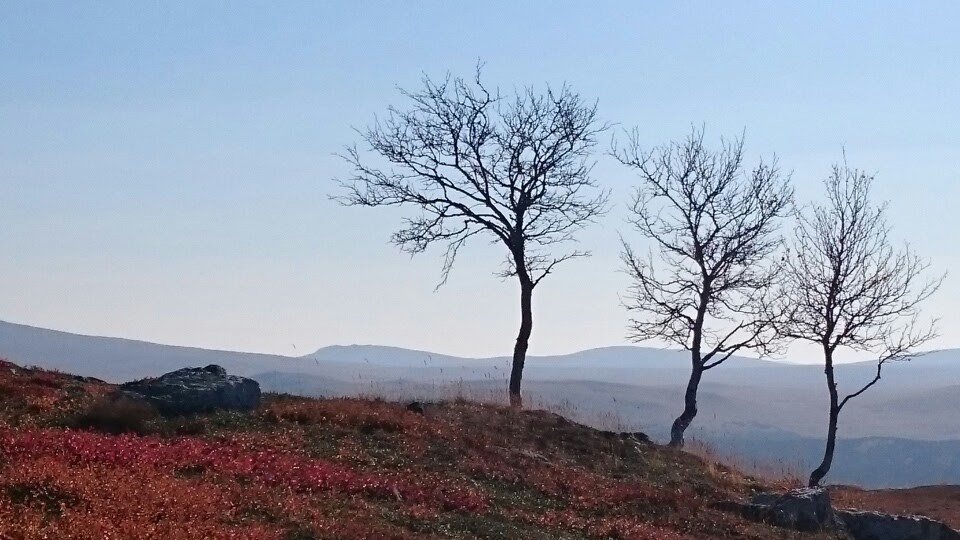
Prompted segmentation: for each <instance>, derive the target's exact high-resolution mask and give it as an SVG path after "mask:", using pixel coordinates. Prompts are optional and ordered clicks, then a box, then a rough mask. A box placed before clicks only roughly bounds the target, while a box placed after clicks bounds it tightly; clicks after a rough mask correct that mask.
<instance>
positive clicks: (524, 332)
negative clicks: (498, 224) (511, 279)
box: [510, 272, 533, 408]
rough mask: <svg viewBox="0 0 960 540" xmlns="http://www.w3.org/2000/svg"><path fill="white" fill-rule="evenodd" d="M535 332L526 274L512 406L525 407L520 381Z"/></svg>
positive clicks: (522, 282) (513, 370) (512, 375)
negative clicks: (531, 338) (531, 337)
mask: <svg viewBox="0 0 960 540" xmlns="http://www.w3.org/2000/svg"><path fill="white" fill-rule="evenodd" d="M532 330H533V282H532V281H531V280H530V278H529V277H528V276H526V275H525V272H524V273H521V274H520V331H519V332H518V333H517V343H516V345H514V347H513V367H512V368H511V370H510V406H511V407H516V408H521V407H523V398H522V396H521V394H520V381H521V380H522V379H523V364H524V362H525V361H526V359H527V347H528V346H529V344H530V333H531V331H532Z"/></svg>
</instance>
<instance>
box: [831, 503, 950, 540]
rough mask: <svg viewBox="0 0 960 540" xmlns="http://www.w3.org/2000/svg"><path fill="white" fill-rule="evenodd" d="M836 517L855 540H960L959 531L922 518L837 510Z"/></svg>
mask: <svg viewBox="0 0 960 540" xmlns="http://www.w3.org/2000/svg"><path fill="white" fill-rule="evenodd" d="M836 515H837V518H838V519H839V520H840V521H841V522H842V523H843V527H844V529H845V530H846V531H847V534H849V535H850V536H851V537H853V538H855V539H856V540H960V532H957V531H955V530H953V529H951V528H950V527H948V526H946V525H944V524H943V523H940V522H939V521H935V520H932V519H930V518H928V517H923V516H895V515H892V514H883V513H880V512H861V511H857V510H837V512H836Z"/></svg>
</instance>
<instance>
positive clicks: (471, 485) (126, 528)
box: [0, 362, 817, 540]
mask: <svg viewBox="0 0 960 540" xmlns="http://www.w3.org/2000/svg"><path fill="white" fill-rule="evenodd" d="M111 388H112V387H111V386H110V385H108V384H106V383H103V382H101V381H97V380H92V379H83V378H79V377H72V376H68V375H63V374H58V373H53V372H48V371H41V370H32V369H24V368H22V367H19V366H16V365H13V364H10V363H7V362H2V363H0V524H3V529H2V530H0V538H3V539H4V540H8V539H40V538H58V539H81V538H142V539H151V538H157V539H159V538H163V539H164V540H177V539H181V538H182V539H187V538H211V539H216V538H231V539H254V538H257V539H260V538H263V539H284V540H307V539H339V538H343V539H348V538H530V539H544V540H546V539H553V538H570V539H574V538H598V539H599V538H636V539H641V538H651V539H686V538H817V537H816V536H811V535H803V536H801V535H799V534H797V535H795V536H791V533H788V532H786V531H783V530H777V529H772V528H768V527H766V526H762V525H757V524H753V523H748V522H745V521H743V520H741V519H739V518H737V517H735V516H733V515H730V514H726V513H722V512H720V511H717V510H712V509H711V508H710V504H711V503H712V502H714V501H719V500H723V499H729V498H739V497H743V496H745V495H747V494H749V493H750V492H752V491H754V490H758V489H765V488H768V487H770V486H768V485H764V484H763V483H762V482H759V481H757V480H755V479H752V478H749V477H746V476H743V475H740V474H738V473H736V472H734V471H730V470H727V469H724V468H722V467H719V466H717V465H712V464H708V463H705V462H704V461H702V460H701V459H699V458H697V457H694V456H692V455H690V454H687V453H683V452H678V451H673V450H670V449H667V448H663V447H659V446H655V445H651V444H649V443H644V442H641V441H639V440H637V439H635V438H631V437H623V436H621V435H620V434H615V433H610V432H602V431H597V430H593V429H590V428H587V427H584V426H581V425H578V424H574V423H571V422H570V421H568V420H566V419H564V418H563V417H560V416H558V415H555V414H552V413H549V412H544V411H524V412H515V411H511V410H509V409H506V408H499V407H490V406H482V405H479V404H472V403H467V402H451V403H442V404H435V405H428V406H427V407H426V410H425V414H422V415H421V414H417V413H414V412H410V411H407V410H406V408H405V407H403V406H402V405H400V404H395V403H389V402H385V401H376V400H360V399H329V400H322V399H321V400H315V399H306V398H294V397H290V396H282V395H270V394H268V395H267V396H266V399H265V401H264V403H263V405H262V406H261V407H260V408H259V409H258V410H256V411H254V412H252V413H226V412H220V413H216V414H210V415H202V416H195V417H187V418H162V417H159V416H157V415H156V414H154V413H152V411H150V410H149V409H147V408H144V407H143V406H141V405H138V404H137V403H135V402H123V401H109V400H107V398H105V396H106V395H107V394H108V393H109V392H110V390H111Z"/></svg>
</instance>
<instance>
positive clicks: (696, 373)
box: [670, 359, 703, 448]
mask: <svg viewBox="0 0 960 540" xmlns="http://www.w3.org/2000/svg"><path fill="white" fill-rule="evenodd" d="M702 376H703V366H701V365H700V362H699V361H697V360H696V359H695V360H694V361H693V369H692V370H691V371H690V381H689V382H687V392H686V394H684V397H683V399H684V406H683V413H682V414H680V416H678V417H677V419H676V420H674V421H673V427H671V428H670V446H672V447H674V448H683V433H684V432H685V431H686V430H687V428H688V427H690V424H691V423H692V422H693V419H694V418H695V417H696V416H697V389H698V388H699V387H700V378H701V377H702Z"/></svg>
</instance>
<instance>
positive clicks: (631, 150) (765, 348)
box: [612, 129, 793, 447]
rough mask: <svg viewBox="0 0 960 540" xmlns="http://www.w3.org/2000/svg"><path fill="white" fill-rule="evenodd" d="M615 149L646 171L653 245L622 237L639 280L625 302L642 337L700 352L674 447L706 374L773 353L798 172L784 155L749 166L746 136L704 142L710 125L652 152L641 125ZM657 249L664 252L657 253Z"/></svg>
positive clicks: (647, 231)
mask: <svg viewBox="0 0 960 540" xmlns="http://www.w3.org/2000/svg"><path fill="white" fill-rule="evenodd" d="M612 153H613V155H614V157H616V158H617V159H618V160H619V161H620V162H621V163H623V164H624V165H627V166H629V167H631V168H633V169H634V170H636V171H637V172H638V173H639V176H640V186H639V187H638V188H637V191H636V193H635V195H634V198H633V203H632V207H631V210H632V213H631V218H630V222H631V224H632V225H633V227H634V228H635V229H636V230H637V231H638V232H639V233H640V234H641V235H642V236H644V237H645V238H646V239H647V240H648V241H651V242H652V244H653V246H654V247H653V249H651V250H650V251H649V253H648V254H647V255H646V256H641V255H640V254H638V253H636V252H635V251H634V249H633V248H632V247H631V246H630V244H629V243H628V242H627V241H625V240H622V243H623V252H622V259H623V262H624V263H625V265H626V268H627V272H628V273H629V275H630V276H631V277H632V280H633V285H632V286H631V288H630V290H629V293H628V295H627V297H626V299H625V300H624V305H625V307H626V308H627V309H628V310H629V311H630V312H634V313H636V314H637V316H636V317H635V318H633V319H631V321H630V330H631V332H630V338H632V339H633V340H634V341H647V340H667V341H668V342H672V343H674V344H677V345H679V346H681V347H683V348H684V349H686V350H688V351H690V361H691V370H690V379H689V381H688V383H687V388H686V393H685V395H684V409H683V412H682V413H681V414H680V416H679V417H677V419H676V420H675V421H674V422H673V426H672V428H671V431H670V445H671V446H675V447H680V446H683V434H684V432H685V431H686V429H687V427H689V426H690V423H691V422H692V421H693V419H694V418H695V417H696V415H697V390H698V388H699V385H700V380H701V378H702V376H703V373H704V372H705V371H707V370H710V369H713V368H715V367H717V366H719V365H720V364H722V363H723V362H725V361H726V360H727V359H729V358H730V357H731V356H732V355H733V354H735V353H737V352H738V351H741V350H744V349H754V350H757V351H760V352H761V353H767V352H770V351H771V349H772V347H773V346H774V343H775V342H774V337H775V336H774V335H773V334H772V332H771V330H772V327H771V322H770V318H769V317H768V315H767V314H768V312H769V310H768V307H769V302H767V295H768V293H769V292H770V291H771V287H772V286H773V284H774V282H775V279H776V275H777V267H776V261H773V260H771V259H773V258H774V257H773V256H774V255H775V254H776V252H777V251H778V249H779V248H780V247H781V244H782V240H781V238H780V237H779V236H777V234H776V233H777V230H778V227H779V224H780V221H781V218H783V217H784V216H785V215H786V214H787V213H788V212H789V208H790V204H791V200H792V196H793V192H792V189H791V188H790V185H789V175H784V174H782V173H781V172H780V170H779V168H778V167H777V164H776V161H775V160H774V162H772V163H764V162H762V161H761V163H760V164H758V165H757V166H756V168H754V169H753V170H750V171H748V170H744V167H743V138H742V137H740V138H737V139H734V140H733V141H729V142H728V141H722V144H721V147H720V148H719V149H718V150H711V149H708V148H706V147H705V146H704V143H703V130H702V129H694V130H693V131H692V133H691V135H690V136H689V137H688V138H687V139H686V140H684V141H682V142H673V143H670V144H668V145H666V146H663V147H659V148H654V149H653V150H651V151H649V152H643V151H641V150H640V145H639V143H638V138H637V135H636V132H634V133H633V134H632V135H631V137H630V141H629V144H628V145H627V146H626V148H618V147H616V146H614V149H613V152H612ZM654 252H656V257H654Z"/></svg>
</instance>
